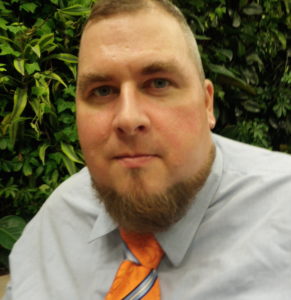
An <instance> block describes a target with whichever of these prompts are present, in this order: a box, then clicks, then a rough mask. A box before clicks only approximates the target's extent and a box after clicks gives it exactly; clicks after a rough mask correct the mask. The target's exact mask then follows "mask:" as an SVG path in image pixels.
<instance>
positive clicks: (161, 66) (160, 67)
mask: <svg viewBox="0 0 291 300" xmlns="http://www.w3.org/2000/svg"><path fill="white" fill-rule="evenodd" d="M161 72H167V73H178V74H180V73H181V71H180V68H179V67H178V66H176V65H175V64H173V63H171V62H153V63H151V64H149V65H147V66H145V67H144V68H142V71H141V74H142V75H152V74H156V73H161Z"/></svg>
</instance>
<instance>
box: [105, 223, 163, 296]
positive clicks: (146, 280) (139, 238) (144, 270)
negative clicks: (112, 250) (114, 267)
mask: <svg viewBox="0 0 291 300" xmlns="http://www.w3.org/2000/svg"><path fill="white" fill-rule="evenodd" d="M120 235H121V237H122V239H123V241H124V243H125V248H126V252H127V253H126V254H127V258H128V257H130V260H125V261H123V262H122V263H121V265H120V267H119V269H118V271H117V273H116V275H115V279H114V281H113V283H112V286H111V288H110V290H109V292H108V294H107V295H106V297H105V300H138V299H144V300H159V299H161V298H160V284H159V279H158V278H157V270H156V269H157V267H158V266H159V264H160V261H161V259H162V257H163V255H164V251H163V250H162V248H161V247H160V245H159V244H158V242H157V241H156V239H155V238H154V236H153V235H152V234H137V233H128V232H125V231H124V230H122V229H121V230H120Z"/></svg>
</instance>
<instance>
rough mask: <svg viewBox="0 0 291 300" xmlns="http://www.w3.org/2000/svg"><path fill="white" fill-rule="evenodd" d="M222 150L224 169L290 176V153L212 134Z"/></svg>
mask: <svg viewBox="0 0 291 300" xmlns="http://www.w3.org/2000/svg"><path fill="white" fill-rule="evenodd" d="M214 141H215V144H216V146H217V147H219V149H220V150H221V152H222V156H223V163H224V170H225V171H227V170H229V171H234V172H238V173H246V174H253V175H255V174H257V175H266V176H267V175H272V176H276V175H282V176H284V175H285V176H288V175H289V176H291V155H288V154H285V153H281V152H275V151H270V150H268V149H264V148H259V147H256V146H252V145H248V144H244V143H241V142H238V141H234V140H231V139H228V138H225V137H222V136H218V135H214Z"/></svg>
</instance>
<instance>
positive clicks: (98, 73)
mask: <svg viewBox="0 0 291 300" xmlns="http://www.w3.org/2000/svg"><path fill="white" fill-rule="evenodd" d="M212 96H213V88H212V84H211V82H210V81H205V82H203V83H202V82H201V80H200V79H199V74H198V72H197V69H196V67H195V65H194V62H193V58H191V57H190V55H189V48H188V47H187V43H186V41H185V36H184V34H183V32H182V30H181V27H180V25H179V24H178V23H177V22H176V20H175V19H173V18H172V17H171V16H168V15H167V14H165V13H163V12H161V11H160V10H159V9H156V10H142V11H140V12H137V13H134V14H120V15H116V16H112V17H109V18H107V19H103V20H100V21H98V22H96V23H93V22H91V23H89V24H88V25H87V26H86V28H85V31H84V33H83V36H82V40H81V46H80V55H79V70H78V86H77V123H78V132H79V138H80V143H81V147H82V151H83V153H84V156H85V160H86V163H87V165H88V168H89V170H90V173H91V176H92V178H93V181H94V182H95V184H96V185H97V186H102V187H107V188H111V189H113V190H114V191H115V192H116V193H118V194H119V195H121V196H123V195H124V196H125V195H128V194H129V193H131V192H132V191H135V193H137V194H138V193H139V191H140V193H143V194H146V195H149V196H150V195H160V194H163V193H165V192H166V191H167V190H169V189H170V188H171V187H172V186H174V185H175V184H177V183H180V182H183V181H187V180H189V179H190V178H192V177H195V176H196V174H198V173H199V172H201V170H203V169H204V168H205V165H206V164H207V163H208V162H209V159H210V158H209V157H210V152H211V149H212V141H211V135H210V130H209V127H210V126H209V124H211V123H213V121H214V117H213V109H212V104H213V103H212ZM137 186H138V189H137Z"/></svg>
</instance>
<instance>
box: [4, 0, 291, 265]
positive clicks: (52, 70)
mask: <svg viewBox="0 0 291 300" xmlns="http://www.w3.org/2000/svg"><path fill="white" fill-rule="evenodd" d="M175 2H176V4H177V5H178V6H179V7H180V8H181V9H182V11H183V12H184V14H185V16H186V17H187V19H188V21H189V24H190V26H191V28H192V29H193V31H194V32H195V34H196V37H197V40H198V42H199V45H200V46H199V47H200V50H201V53H202V59H203V63H204V67H205V72H206V75H207V77H209V78H211V79H212V81H213V82H214V84H215V99H216V102H215V113H216V116H217V120H218V122H217V126H216V128H215V132H217V133H220V134H222V135H224V136H227V137H231V138H233V139H237V140H240V141H243V142H247V143H251V144H254V145H258V146H261V147H266V148H269V149H274V150H279V151H285V152H289V153H291V138H290V132H291V114H290V110H291V104H290V83H291V70H290V63H289V60H290V56H291V49H290V28H291V14H290V9H291V7H290V1H288V0H256V1H249V0H238V1H228V0H212V1H205V0H184V1H183V0H177V1H175ZM91 4H92V0H83V1H82V4H80V1H77V0H48V1H42V0H33V1H32V0H10V1H5V0H0V97H1V98H0V99H1V100H0V101H1V105H0V151H1V155H0V172H1V176H0V203H1V206H0V217H1V216H2V217H4V216H7V215H17V216H19V217H21V218H22V219H25V220H29V219H30V218H31V217H32V216H33V215H34V214H35V213H36V212H37V210H38V209H39V208H40V206H41V205H42V203H43V202H44V200H45V199H46V198H47V197H48V195H49V194H50V193H51V192H52V191H53V190H54V189H55V188H56V187H57V186H58V184H59V183H60V182H62V181H63V180H64V179H65V178H66V177H68V176H70V175H71V174H73V173H75V172H76V171H77V170H79V169H80V168H81V167H83V165H84V162H83V158H82V154H81V152H80V147H79V145H78V141H77V134H76V126H75V116H74V113H75V104H74V96H75V80H76V66H77V53H78V45H79V39H80V32H81V28H82V24H83V22H84V19H85V17H86V16H87V15H88V13H89V7H90V5H91ZM12 219H13V218H12ZM12 219H11V218H4V221H3V219H2V220H0V245H2V249H1V248H0V260H1V251H2V252H3V249H4V244H3V243H2V244H1V234H2V236H3V232H4V234H5V232H6V233H7V230H6V229H7V228H10V227H11V226H12V227H13V226H14V227H15V226H16V227H17V224H18V223H17V222H19V224H20V226H22V227H23V223H22V221H21V220H22V219H21V220H20V218H15V219H14V221H15V222H16V223H13V222H14V221H13V220H12ZM7 220H8V221H9V222H10V223H9V224H10V227H9V226H8V225H9V224H8V223H7V222H8V221H7ZM1 222H2V223H1ZM3 222H4V223H3ZM5 222H6V223H5ZM1 224H2V227H1ZM3 224H4V225H3ZM7 224H8V225H7ZM11 224H12V225H11ZM15 224H16V225H15ZM5 226H6V227H5ZM7 226H8V227H7ZM14 227H13V228H14ZM5 230H6V231H5ZM14 238H15V239H16V238H17V235H16V236H14ZM5 245H6V247H5V248H6V250H9V249H8V248H10V247H7V244H5ZM9 245H10V244H9ZM0 247H1V246H0ZM6 250H5V251H6ZM5 251H4V252H5ZM5 254H7V252H5ZM4 256H5V255H4ZM2 257H3V255H2Z"/></svg>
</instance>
